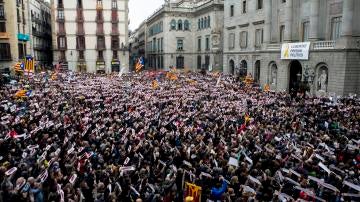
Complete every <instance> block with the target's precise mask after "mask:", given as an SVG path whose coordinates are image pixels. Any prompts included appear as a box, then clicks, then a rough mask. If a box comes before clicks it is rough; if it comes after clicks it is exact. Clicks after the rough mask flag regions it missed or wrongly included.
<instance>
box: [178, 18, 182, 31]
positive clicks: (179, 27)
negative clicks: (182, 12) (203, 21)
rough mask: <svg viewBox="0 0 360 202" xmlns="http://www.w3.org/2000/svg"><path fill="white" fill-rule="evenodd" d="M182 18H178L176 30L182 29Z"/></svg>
mask: <svg viewBox="0 0 360 202" xmlns="http://www.w3.org/2000/svg"><path fill="white" fill-rule="evenodd" d="M182 25H183V24H182V20H178V30H182V27H183V26H182Z"/></svg>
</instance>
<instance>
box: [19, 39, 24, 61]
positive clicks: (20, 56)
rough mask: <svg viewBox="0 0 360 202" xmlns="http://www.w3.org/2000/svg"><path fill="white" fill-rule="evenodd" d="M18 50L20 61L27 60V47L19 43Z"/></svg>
mask: <svg viewBox="0 0 360 202" xmlns="http://www.w3.org/2000/svg"><path fill="white" fill-rule="evenodd" d="M18 49H19V59H23V58H25V54H26V53H25V51H26V45H25V44H22V43H19V44H18Z"/></svg>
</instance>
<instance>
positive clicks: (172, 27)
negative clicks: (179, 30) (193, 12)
mask: <svg viewBox="0 0 360 202" xmlns="http://www.w3.org/2000/svg"><path fill="white" fill-rule="evenodd" d="M170 29H171V30H175V29H176V20H171V23H170Z"/></svg>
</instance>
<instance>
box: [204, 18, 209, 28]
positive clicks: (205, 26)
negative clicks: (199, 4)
mask: <svg viewBox="0 0 360 202" xmlns="http://www.w3.org/2000/svg"><path fill="white" fill-rule="evenodd" d="M207 27H208V25H207V17H205V19H204V28H207Z"/></svg>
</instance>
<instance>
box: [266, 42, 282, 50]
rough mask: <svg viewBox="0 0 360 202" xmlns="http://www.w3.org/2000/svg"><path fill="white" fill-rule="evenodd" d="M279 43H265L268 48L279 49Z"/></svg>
mask: <svg viewBox="0 0 360 202" xmlns="http://www.w3.org/2000/svg"><path fill="white" fill-rule="evenodd" d="M280 47H281V45H280V44H278V43H270V44H268V45H267V49H268V50H280V49H281V48H280Z"/></svg>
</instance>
